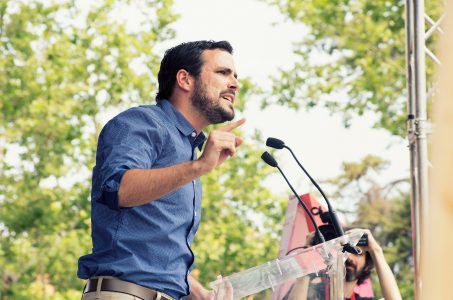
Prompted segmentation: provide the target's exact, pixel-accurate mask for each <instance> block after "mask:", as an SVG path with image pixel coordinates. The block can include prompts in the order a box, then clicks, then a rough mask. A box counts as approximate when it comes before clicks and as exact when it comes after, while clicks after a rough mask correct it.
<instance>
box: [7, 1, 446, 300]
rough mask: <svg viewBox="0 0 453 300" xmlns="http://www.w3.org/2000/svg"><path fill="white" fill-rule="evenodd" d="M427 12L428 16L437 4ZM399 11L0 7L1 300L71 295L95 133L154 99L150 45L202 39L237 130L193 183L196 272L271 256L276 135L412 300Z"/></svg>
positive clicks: (270, 4)
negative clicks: (230, 57) (227, 80)
mask: <svg viewBox="0 0 453 300" xmlns="http://www.w3.org/2000/svg"><path fill="white" fill-rule="evenodd" d="M425 10H426V11H427V12H428V13H429V14H430V15H431V17H433V18H434V19H435V18H436V17H439V16H440V14H441V10H442V6H441V3H440V1H430V2H429V3H426V7H425ZM404 14H405V12H404V1H371V0H354V1H351V0H335V1H321V0H313V1H303V0H301V1H291V0H243V1H239V0H232V1H208V0H186V1H183V0H175V1H172V0H162V1H158V0H135V1H134V0H116V1H114V0H99V1H88V0H67V1H64V0H61V1H57V0H53V1H51V0H20V1H19V0H0V49H1V50H0V299H79V298H80V295H81V290H82V288H83V285H84V281H82V280H80V279H78V278H77V276H76V271H77V260H78V258H79V256H81V255H83V254H86V253H88V252H89V251H90V248H91V237H90V188H91V170H92V168H93V166H94V155H95V150H96V141H97V136H98V133H99V132H100V130H101V129H102V126H103V125H104V124H105V123H106V121H107V120H108V119H109V118H111V117H113V116H114V115H116V114H117V113H119V112H120V111H122V110H124V109H126V108H128V107H131V106H135V105H141V104H152V103H154V102H155V100H154V97H155V94H156V83H157V78H156V75H157V72H158V70H159V64H160V60H161V58H162V56H163V53H164V51H165V50H166V49H167V48H169V47H171V46H174V45H176V44H178V43H181V42H184V41H191V40H199V39H214V40H228V41H230V42H231V44H232V45H233V47H234V51H235V52H234V56H235V61H236V67H237V69H238V74H239V78H240V80H241V84H242V88H241V91H240V97H239V101H238V102H237V103H238V104H237V109H238V111H239V113H238V115H239V116H240V117H245V118H247V123H246V125H245V126H244V127H243V128H242V134H243V136H244V137H245V140H246V142H245V144H244V145H243V146H241V149H240V151H239V152H238V155H237V156H236V158H235V159H230V160H228V161H227V163H225V164H224V165H223V166H222V167H221V168H219V169H217V170H215V171H214V172H212V173H210V174H209V175H207V176H205V177H204V178H202V181H203V186H204V198H203V214H202V222H201V227H200V230H199V232H198V234H197V236H196V240H195V243H194V251H195V255H196V269H195V271H194V274H195V275H196V276H198V277H199V279H200V280H201V282H202V283H204V284H207V283H208V282H210V281H212V280H214V279H215V278H216V275H217V274H219V273H222V274H223V275H228V274H231V273H233V272H238V271H241V270H244V269H247V268H250V267H253V266H256V265H258V264H261V263H264V262H266V261H268V260H271V259H275V258H276V257H277V252H278V249H279V245H280V238H281V229H282V223H283V221H284V213H285V208H286V204H287V199H288V196H289V194H290V191H289V190H288V188H287V187H286V185H285V184H284V182H283V180H282V179H281V178H280V177H279V176H278V175H276V174H275V170H273V169H271V168H270V167H267V166H265V165H264V163H263V162H262V161H261V159H260V155H261V153H262V152H263V151H264V150H266V147H265V144H264V141H265V140H266V138H267V137H269V136H274V137H277V138H281V139H283V140H284V141H285V142H286V143H287V144H288V145H291V146H292V148H293V150H294V151H295V152H296V153H297V154H298V155H299V157H300V158H301V159H302V162H303V164H304V165H305V167H306V168H307V169H308V171H309V172H310V173H311V175H312V176H313V177H315V178H316V179H318V180H319V181H320V182H321V185H322V186H323V188H324V189H325V190H326V191H327V192H328V194H329V195H330V198H331V200H332V201H333V205H334V206H335V207H336V208H337V209H338V210H339V211H340V212H341V217H342V220H343V222H345V223H347V224H349V225H351V226H360V227H366V228H369V229H370V230H372V231H373V232H374V235H375V237H376V238H377V239H378V240H379V242H380V244H381V246H382V247H383V248H384V252H385V254H386V257H387V260H388V262H389V264H390V266H391V268H392V270H393V271H394V273H395V274H396V278H397V281H398V284H399V287H400V289H401V292H402V295H403V299H412V298H413V297H414V292H413V260H412V249H411V211H410V200H409V198H410V197H409V191H410V184H409V152H408V149H407V144H408V142H407V140H406V133H407V127H406V118H407V109H406V96H407V95H406V62H405V59H406V53H405V49H406V48H405V32H404V26H405V25H404V24H405V23H404V16H405V15H404ZM428 44H429V46H430V48H431V49H435V48H436V47H435V45H436V37H433V38H431V39H430V40H429V41H428ZM434 73H435V67H434V63H433V62H432V61H429V60H427V76H428V82H431V79H432V78H433V77H434ZM276 157H277V159H278V160H279V162H280V164H281V166H282V168H283V169H285V171H287V172H288V174H289V175H290V178H291V180H292V182H293V183H295V185H296V187H297V190H298V192H299V193H301V194H303V193H307V192H312V193H314V194H315V195H317V192H315V190H314V188H313V187H312V186H311V185H310V184H309V181H308V180H307V179H306V178H305V177H304V176H302V174H301V173H300V172H299V170H298V168H297V166H295V165H294V163H293V162H292V160H291V158H290V157H289V155H287V153H286V154H285V153H283V152H282V153H276ZM374 280H376V279H374ZM375 286H376V287H379V285H377V284H376V285H375ZM375 294H376V295H377V296H379V295H380V291H379V288H377V289H376V290H375Z"/></svg>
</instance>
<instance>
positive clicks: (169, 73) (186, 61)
mask: <svg viewBox="0 0 453 300" xmlns="http://www.w3.org/2000/svg"><path fill="white" fill-rule="evenodd" d="M214 49H221V50H225V51H227V52H228V53H230V54H233V47H232V46H231V45H230V43H229V42H227V41H219V42H215V41H195V42H187V43H182V44H179V45H177V46H175V47H173V48H170V49H168V50H167V51H165V55H164V58H163V59H162V62H161V63H160V70H159V73H158V75H157V79H158V82H159V91H158V93H157V95H156V101H157V102H159V101H160V100H163V99H169V98H170V97H171V94H172V93H173V88H174V86H175V82H176V73H177V72H178V71H179V70H181V69H184V70H186V71H187V72H189V74H191V75H192V76H195V77H196V78H198V75H200V72H201V66H202V65H203V60H202V57H201V54H202V52H203V51H204V50H214Z"/></svg>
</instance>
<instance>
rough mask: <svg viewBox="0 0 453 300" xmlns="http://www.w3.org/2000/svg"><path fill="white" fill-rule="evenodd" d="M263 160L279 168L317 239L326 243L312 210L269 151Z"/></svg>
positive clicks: (263, 155)
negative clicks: (313, 229) (311, 224)
mask: <svg viewBox="0 0 453 300" xmlns="http://www.w3.org/2000/svg"><path fill="white" fill-rule="evenodd" d="M261 158H262V159H263V160H264V162H265V163H266V164H268V165H269V166H271V167H274V168H277V169H278V170H279V171H280V174H282V176H283V178H285V181H286V183H287V184H288V186H289V187H290V188H291V190H292V191H293V193H294V196H296V198H297V200H298V201H299V203H300V205H302V207H303V208H304V210H305V212H306V213H307V214H308V216H309V217H310V220H311V222H312V223H313V226H314V227H315V232H316V237H317V238H318V240H319V241H321V243H324V242H325V239H324V236H323V235H322V233H321V231H320V230H319V228H318V225H317V224H316V222H315V219H314V218H313V215H312V213H311V212H310V210H309V209H308V207H307V206H306V205H305V203H304V202H303V201H302V200H301V199H300V197H299V194H297V192H296V191H295V190H294V188H293V186H292V185H291V183H290V182H289V181H288V178H287V177H286V176H285V174H284V173H283V171H282V169H281V168H280V167H279V166H278V163H277V161H276V160H275V158H274V157H273V156H272V155H271V154H270V153H269V152H267V151H264V152H263V154H262V155H261ZM288 253H289V252H288Z"/></svg>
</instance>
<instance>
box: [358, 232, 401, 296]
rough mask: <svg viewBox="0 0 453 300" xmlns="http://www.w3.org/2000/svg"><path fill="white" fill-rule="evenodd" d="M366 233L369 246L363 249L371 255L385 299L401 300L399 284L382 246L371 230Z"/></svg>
mask: <svg viewBox="0 0 453 300" xmlns="http://www.w3.org/2000/svg"><path fill="white" fill-rule="evenodd" d="M365 232H366V233H367V234H368V246H367V247H362V248H363V249H364V250H366V251H368V252H370V254H371V258H372V259H373V262H374V266H375V268H376V273H377V275H378V278H379V284H380V286H381V291H382V295H383V296H384V299H385V300H401V294H400V291H399V289H398V284H397V283H396V280H395V276H394V275H393V272H392V270H391V269H390V266H389V265H388V263H387V261H386V259H385V256H384V252H383V251H382V248H381V246H379V244H378V243H377V242H376V240H375V239H374V237H373V235H372V234H371V232H370V231H369V230H367V229H365Z"/></svg>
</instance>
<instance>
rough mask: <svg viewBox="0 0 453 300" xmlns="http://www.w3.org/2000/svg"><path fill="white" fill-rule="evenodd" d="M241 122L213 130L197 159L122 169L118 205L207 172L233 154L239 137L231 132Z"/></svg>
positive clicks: (142, 201)
mask: <svg viewBox="0 0 453 300" xmlns="http://www.w3.org/2000/svg"><path fill="white" fill-rule="evenodd" d="M244 122H245V119H241V120H239V121H236V122H232V123H229V124H227V125H225V126H223V127H221V128H219V129H217V130H213V131H212V132H211V134H210V135H209V137H208V140H207V141H206V146H205V149H204V151H203V154H202V155H201V157H200V158H199V159H198V160H195V161H188V162H184V163H180V164H176V165H173V166H170V167H165V168H160V169H133V170H128V171H126V172H125V173H124V174H123V177H122V179H121V183H120V187H119V190H118V202H119V206H120V207H132V206H138V205H142V204H146V203H148V202H151V201H153V200H156V199H158V198H160V197H162V196H163V195H166V194H168V193H170V192H172V191H174V190H176V189H178V188H180V187H182V186H184V185H185V184H187V183H189V182H190V181H192V180H194V179H196V178H198V177H200V176H201V175H203V174H206V173H208V172H210V171H211V170H212V169H214V168H215V167H217V166H218V165H220V164H221V163H223V162H224V161H225V159H227V158H228V157H230V156H233V155H234V154H235V153H236V147H238V146H240V145H241V144H242V138H240V137H236V136H235V135H234V134H233V133H231V131H232V130H233V129H235V128H237V127H239V126H240V125H242V124H244Z"/></svg>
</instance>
